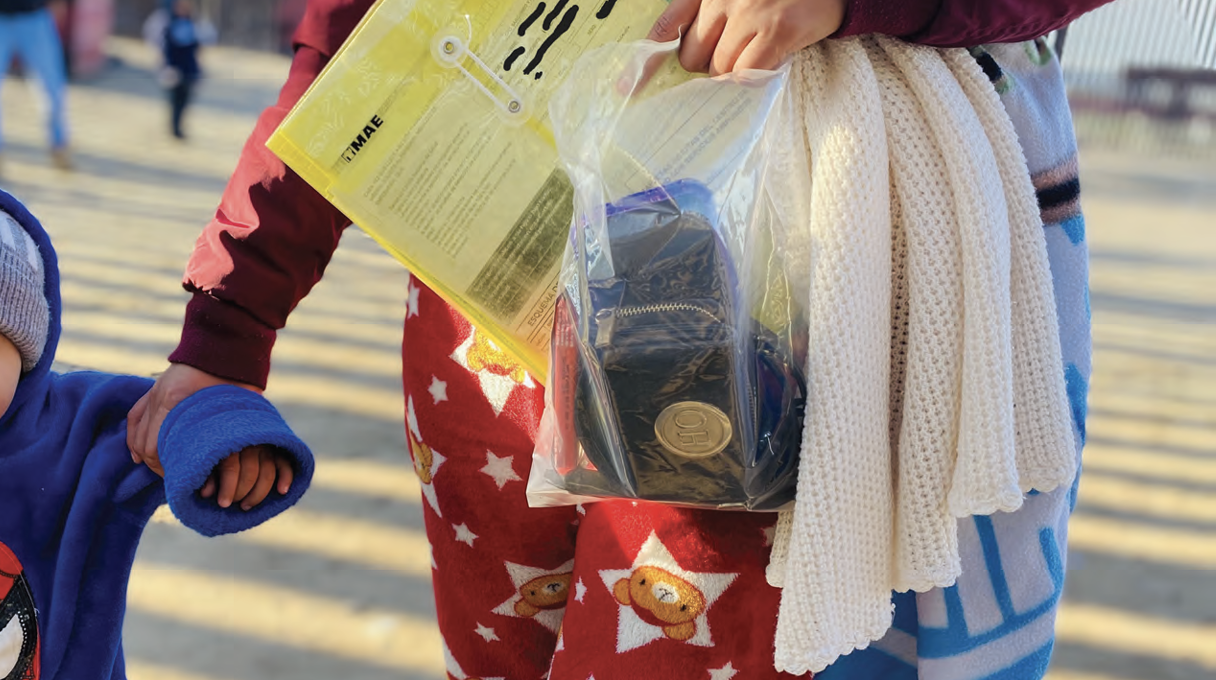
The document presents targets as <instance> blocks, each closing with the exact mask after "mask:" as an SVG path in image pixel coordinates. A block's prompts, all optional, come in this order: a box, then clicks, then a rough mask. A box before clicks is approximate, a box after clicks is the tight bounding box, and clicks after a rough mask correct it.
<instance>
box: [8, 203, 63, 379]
mask: <svg viewBox="0 0 1216 680" xmlns="http://www.w3.org/2000/svg"><path fill="white" fill-rule="evenodd" d="M50 320H51V310H50V307H49V306H48V305H47V302H46V293H45V291H44V290H43V272H42V256H41V255H40V254H39V253H38V244H36V243H34V239H33V238H31V237H30V235H29V234H28V233H26V231H25V229H22V228H21V225H20V224H17V221H16V220H14V219H13V218H12V217H11V216H9V214H8V213H6V212H4V211H3V210H0V335H3V336H4V337H6V338H8V339H9V340H10V341H11V342H12V343H13V344H14V345H16V346H17V351H18V352H20V353H21V370H22V372H25V371H29V370H30V369H32V368H33V367H34V366H35V365H36V364H37V363H38V360H39V359H40V358H42V351H43V349H45V348H46V336H47V326H48V325H49V324H50Z"/></svg>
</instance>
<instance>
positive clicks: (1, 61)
mask: <svg viewBox="0 0 1216 680" xmlns="http://www.w3.org/2000/svg"><path fill="white" fill-rule="evenodd" d="M48 4H49V2H48V0H0V84H3V82H4V78H5V76H6V75H7V74H8V70H9V68H10V67H11V66H12V63H13V57H16V58H18V59H20V60H21V65H22V67H23V68H24V69H25V72H26V73H33V74H34V75H35V76H36V77H37V78H38V80H39V82H41V83H42V87H43V90H44V91H45V93H46V108H47V112H46V113H47V128H48V133H49V135H50V142H51V159H52V161H54V163H55V165H56V167H59V168H60V169H63V170H70V169H72V155H71V153H70V152H69V150H68V123H67V81H68V75H67V67H66V65H65V63H64V56H63V43H62V42H61V41H60V39H59V29H58V28H57V27H56V26H55V19H54V17H53V16H52V14H51V10H50V8H49V7H48ZM2 149H3V146H0V150H2Z"/></svg>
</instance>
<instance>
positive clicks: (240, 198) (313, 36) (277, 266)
mask: <svg viewBox="0 0 1216 680" xmlns="http://www.w3.org/2000/svg"><path fill="white" fill-rule="evenodd" d="M371 5H372V0H313V1H310V2H309V3H308V8H307V10H306V14H305V18H304V20H303V21H302V22H301V26H300V28H299V30H298V31H297V32H296V37H295V42H296V45H297V50H296V54H295V58H294V59H293V60H292V63H291V70H290V73H289V75H288V76H287V82H286V84H284V86H283V89H282V90H281V92H280V93H279V99H278V102H277V103H276V104H275V105H274V106H271V107H270V108H268V109H266V110H265V111H263V112H262V115H261V116H260V117H259V118H258V121H257V123H256V125H255V126H254V129H253V133H252V134H251V135H250V136H249V139H248V141H246V143H245V147H244V150H242V152H241V157H240V160H239V161H238V163H237V167H236V170H235V171H234V172H233V174H232V177H231V178H230V179H229V181H228V187H227V188H226V189H225V190H224V195H223V197H222V198H221V200H220V206H219V208H218V209H217V210H216V213H215V218H214V219H212V221H211V222H210V223H209V224H208V225H207V226H206V228H205V229H204V230H203V233H202V234H201V235H200V236H199V238H198V241H197V242H196V243H195V246H194V252H193V254H192V255H191V257H190V262H189V264H188V265H187V266H186V275H185V279H184V281H183V284H184V285H185V287H186V289H187V290H189V291H191V292H192V293H194V295H193V297H192V298H191V300H190V302H189V303H188V304H187V306H186V318H185V322H184V324H183V327H182V337H181V342H180V343H179V344H178V346H177V349H176V350H174V352H173V353H172V354H171V355H170V356H169V361H172V362H175V363H183V364H189V365H191V366H194V367H195V368H199V369H202V370H204V371H206V372H208V373H212V374H214V375H218V376H220V377H222V378H227V379H229V380H237V381H240V382H245V383H250V384H253V385H257V386H259V387H265V385H266V377H267V375H268V373H269V372H270V351H271V348H272V347H273V346H274V341H275V336H276V333H277V331H278V330H279V329H281V328H282V327H283V326H284V325H285V324H286V322H287V315H288V314H289V313H290V312H291V310H293V309H294V308H295V306H296V305H297V304H299V302H300V300H302V299H303V298H304V296H305V295H307V294H308V291H309V290H311V289H312V287H313V286H314V285H315V284H316V283H317V281H319V280H320V279H321V275H322V273H324V271H325V267H326V265H327V264H329V260H330V258H331V257H332V256H333V252H334V250H335V249H336V248H337V247H338V241H339V239H340V238H341V236H342V231H343V230H344V229H345V228H346V226H347V225H348V224H350V221H349V220H348V219H346V217H345V216H343V215H342V213H340V212H339V211H338V210H336V209H335V208H334V207H333V206H331V205H330V204H329V202H328V201H326V200H325V199H324V198H323V197H322V196H321V195H320V194H318V193H317V192H316V191H315V190H313V189H312V187H310V186H309V185H308V184H307V183H306V182H305V181H304V180H303V179H301V178H300V177H299V175H297V174H296V173H295V172H293V171H292V170H290V169H289V168H287V167H286V166H285V165H284V164H283V162H282V161H280V160H279V159H278V157H276V156H275V155H274V154H273V153H271V152H270V150H269V149H267V148H266V140H267V139H268V138H269V137H270V135H271V133H273V132H274V130H275V128H276V127H278V125H279V123H280V122H282V120H283V118H284V117H285V116H286V115H287V113H288V111H290V110H291V107H292V106H294V105H295V103H296V102H297V101H298V100H299V99H300V97H301V96H302V95H303V94H304V92H305V90H307V89H308V86H309V85H311V84H312V82H313V80H315V79H316V77H317V75H318V74H319V73H320V72H321V69H323V68H324V67H325V64H326V63H327V62H328V60H329V57H330V56H331V55H332V54H333V53H334V52H335V51H337V48H338V47H339V46H340V45H341V44H342V41H343V40H344V39H345V37H346V35H348V34H349V33H350V31H351V30H353V29H354V27H355V25H356V24H357V23H358V22H359V19H360V18H361V17H362V16H363V13H364V12H366V11H367V9H368V8H369V7H370V6H371Z"/></svg>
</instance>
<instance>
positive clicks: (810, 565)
mask: <svg viewBox="0 0 1216 680" xmlns="http://www.w3.org/2000/svg"><path fill="white" fill-rule="evenodd" d="M793 69H794V71H793V77H792V79H791V86H792V88H793V92H794V94H795V96H796V98H797V102H796V106H797V107H798V109H799V114H800V115H801V116H802V118H803V119H804V120H805V144H806V151H807V153H808V154H809V158H810V159H811V167H810V168H809V172H810V177H811V182H812V188H811V194H810V200H809V204H808V203H807V202H806V199H805V197H804V198H802V199H799V198H798V197H797V196H792V195H791V196H787V197H785V199H779V200H778V203H782V202H787V203H788V204H791V205H793V206H794V207H793V208H792V209H795V210H803V211H805V212H806V213H807V215H808V217H807V219H808V220H809V224H810V230H809V238H797V237H796V236H795V235H791V237H790V239H789V247H790V248H791V251H792V255H793V257H792V258H791V261H795V262H809V263H810V266H809V269H808V270H807V272H806V273H809V276H810V290H811V298H810V307H809V309H810V316H811V320H812V322H811V329H810V343H809V347H810V355H809V360H808V363H809V367H808V373H807V374H808V376H809V379H810V381H809V386H808V387H809V389H808V392H809V399H808V403H807V415H806V426H805V433H804V440H803V447H802V458H801V464H800V465H801V468H800V471H799V479H798V494H797V503H796V505H795V507H794V509H793V510H792V511H791V512H788V513H783V514H782V516H781V518H780V520H779V522H778V528H777V536H776V541H775V545H774V550H773V556H772V559H771V563H770V566H769V580H770V581H771V582H773V583H774V584H775V585H780V586H782V587H783V588H784V591H783V593H782V598H781V608H780V615H779V618H778V622H777V635H776V658H775V661H776V667H777V669H779V670H783V671H788V672H791V673H806V672H808V671H812V672H813V671H820V670H822V669H823V668H824V667H825V666H827V665H828V664H830V663H831V662H832V661H834V660H835V659H836V658H837V657H839V656H840V655H842V654H847V653H848V652H850V651H852V650H853V649H859V648H863V647H865V646H867V645H868V644H869V643H870V642H871V641H873V640H876V639H878V638H880V637H882V635H883V634H884V633H885V631H886V630H887V629H888V628H889V627H890V625H891V614H892V605H891V591H892V590H900V591H902V590H909V589H910V590H916V591H923V590H928V589H930V588H933V587H944V586H948V585H950V584H952V583H953V582H954V580H955V579H956V578H957V577H958V575H959V572H960V564H959V553H958V537H957V518H959V517H964V516H968V515H973V514H991V513H994V512H1010V511H1013V510H1016V509H1018V507H1020V505H1021V503H1022V498H1023V493H1024V492H1027V491H1029V490H1031V489H1036V490H1039V491H1049V490H1051V489H1053V488H1055V487H1057V486H1059V485H1061V484H1064V483H1069V482H1071V481H1072V480H1073V477H1074V474H1075V472H1076V459H1075V448H1074V442H1073V438H1072V431H1071V427H1070V420H1069V417H1070V416H1069V406H1068V400H1067V396H1066V392H1065V383H1064V375H1063V369H1062V365H1061V361H1060V340H1059V334H1058V329H1057V323H1056V309H1055V301H1054V298H1053V296H1052V287H1051V271H1050V268H1049V265H1048V259H1047V251H1046V243H1045V241H1044V236H1043V231H1042V222H1041V221H1040V217H1039V211H1038V206H1037V203H1036V199H1035V193H1034V188H1033V186H1032V185H1031V181H1030V177H1029V173H1028V172H1027V168H1026V161H1025V159H1024V157H1023V155H1022V151H1021V148H1020V147H1019V145H1018V141H1017V137H1016V135H1015V133H1014V129H1013V126H1012V123H1011V122H1010V120H1009V117H1008V115H1007V114H1006V113H1005V110H1004V108H1003V106H1002V104H1001V102H1000V100H999V99H998V96H997V94H996V92H995V91H994V90H993V87H992V85H991V84H990V83H989V82H988V79H987V78H986V77H985V76H984V74H983V73H982V71H981V70H980V68H979V66H978V65H977V64H976V63H975V61H974V59H972V58H971V56H970V55H969V54H968V53H967V52H966V51H964V50H941V49H934V48H927V47H917V46H912V45H908V44H905V43H902V42H899V41H896V40H891V39H886V38H881V37H865V38H859V39H852V40H845V41H826V42H824V43H821V44H819V45H816V46H814V47H812V48H810V49H808V50H805V51H804V52H802V53H801V54H800V55H798V57H797V58H796V61H795V63H794V66H793ZM800 155H805V154H794V156H800ZM791 162H797V160H796V159H795V160H793V161H791ZM799 200H801V201H802V204H799V203H798V202H799ZM799 255H801V256H799Z"/></svg>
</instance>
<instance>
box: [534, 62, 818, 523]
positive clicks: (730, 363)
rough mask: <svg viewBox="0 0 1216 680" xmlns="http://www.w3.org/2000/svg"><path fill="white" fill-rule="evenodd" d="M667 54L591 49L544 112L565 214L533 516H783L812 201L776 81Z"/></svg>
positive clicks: (792, 455) (797, 436) (795, 445)
mask: <svg viewBox="0 0 1216 680" xmlns="http://www.w3.org/2000/svg"><path fill="white" fill-rule="evenodd" d="M675 50H676V45H675V44H657V43H652V42H640V43H630V44H616V45H609V46H606V47H603V48H600V49H598V50H595V51H593V52H590V53H588V54H587V55H585V56H584V57H583V58H582V59H581V60H580V61H579V62H578V63H577V64H576V65H575V68H574V69H573V71H572V73H571V74H570V76H569V78H568V80H567V81H566V82H565V83H564V84H563V85H562V86H561V87H560V88H559V89H558V91H557V92H556V93H555V95H554V97H553V99H552V100H551V101H550V110H549V112H550V118H551V119H552V123H553V129H554V133H555V137H556V141H557V147H558V152H559V155H560V157H561V160H562V163H563V165H564V167H565V169H566V172H567V173H568V174H569V176H570V180H571V183H572V184H573V187H574V202H575V205H574V217H573V221H572V226H571V230H570V239H569V242H568V244H567V249H566V252H565V256H564V260H563V266H562V271H561V278H560V283H559V286H558V292H557V299H556V302H555V306H556V309H555V314H554V317H555V320H554V327H553V338H552V344H551V348H550V374H549V382H548V383H547V384H548V386H549V387H548V389H547V391H546V397H545V398H546V404H545V413H544V416H543V417H542V420H541V426H540V431H539V433H538V436H537V446H536V451H535V453H534V457H533V458H534V459H533V467H532V472H531V477H530V479H529V482H528V498H529V502H530V503H531V504H532V505H534V506H546V505H567V504H574V503H582V502H587V501H590V500H595V499H598V498H629V499H637V500H646V501H658V502H664V503H671V504H678V505H687V506H695V507H707V508H722V509H743V510H774V509H778V508H781V507H783V506H785V505H787V504H788V503H790V502H791V501H792V500H793V496H794V486H795V481H796V479H797V462H798V452H799V449H800V447H801V432H802V418H803V406H804V403H805V399H806V380H805V377H804V367H805V360H806V340H805V338H806V328H807V320H806V311H805V306H806V303H807V300H808V299H809V290H808V286H809V283H807V281H809V279H807V278H806V277H805V276H803V277H801V278H799V277H798V276H797V275H796V274H794V273H791V272H797V268H796V267H791V266H789V265H790V262H789V260H790V259H791V258H790V252H791V251H790V248H788V247H787V246H788V244H790V243H794V242H797V243H800V244H805V243H808V242H809V241H808V237H807V235H806V234H805V233H804V232H805V230H806V228H807V225H809V220H808V219H806V218H805V216H804V215H805V214H806V211H807V210H809V208H808V207H807V206H806V205H803V204H804V203H808V202H809V196H810V190H809V171H808V170H806V169H805V163H806V152H805V142H804V141H803V139H802V137H801V128H800V127H799V126H796V125H795V124H794V119H793V116H792V114H791V111H790V109H791V108H792V103H791V102H790V101H789V100H788V98H787V96H786V82H787V80H788V67H787V68H785V69H782V70H778V71H750V72H744V73H741V74H731V75H726V76H719V77H716V78H709V77H697V76H690V75H689V74H687V73H685V72H683V71H682V70H681V69H679V66H678V63H677V59H676V51H675ZM799 163H801V164H803V169H801V170H799V169H798V168H797V167H795V166H797V165H798V164H799ZM799 182H801V183H803V184H804V185H806V186H801V185H799ZM803 269H804V270H805V269H806V263H803Z"/></svg>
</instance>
